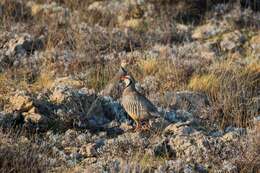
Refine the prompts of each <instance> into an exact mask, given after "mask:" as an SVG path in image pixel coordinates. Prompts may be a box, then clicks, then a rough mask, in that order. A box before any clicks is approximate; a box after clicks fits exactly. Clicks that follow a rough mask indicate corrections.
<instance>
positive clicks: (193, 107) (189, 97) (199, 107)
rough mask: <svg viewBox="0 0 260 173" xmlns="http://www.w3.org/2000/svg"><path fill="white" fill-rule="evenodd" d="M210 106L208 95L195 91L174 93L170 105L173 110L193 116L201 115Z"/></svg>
mask: <svg viewBox="0 0 260 173" xmlns="http://www.w3.org/2000/svg"><path fill="white" fill-rule="evenodd" d="M208 106H210V102H209V98H208V97H207V95H205V94H203V93H199V92H193V91H180V92H176V93H174V95H173V97H172V98H171V104H170V107H171V108H173V109H182V110H185V111H187V112H190V113H192V114H199V113H200V112H201V111H203V110H204V109H206V108H207V107H208ZM187 116H188V115H187Z"/></svg>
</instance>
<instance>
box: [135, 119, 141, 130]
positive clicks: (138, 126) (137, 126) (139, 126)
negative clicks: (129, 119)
mask: <svg viewBox="0 0 260 173" xmlns="http://www.w3.org/2000/svg"><path fill="white" fill-rule="evenodd" d="M135 124H136V126H135V129H134V131H135V132H136V131H138V130H139V129H141V128H142V126H141V124H140V123H139V122H138V121H135Z"/></svg>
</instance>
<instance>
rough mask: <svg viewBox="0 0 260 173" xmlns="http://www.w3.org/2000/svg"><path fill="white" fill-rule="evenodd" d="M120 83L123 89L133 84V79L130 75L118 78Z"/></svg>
mask: <svg viewBox="0 0 260 173" xmlns="http://www.w3.org/2000/svg"><path fill="white" fill-rule="evenodd" d="M120 81H122V82H123V83H124V85H125V87H128V86H130V85H131V84H134V79H133V78H132V77H131V76H130V75H125V76H122V77H121V78H120Z"/></svg>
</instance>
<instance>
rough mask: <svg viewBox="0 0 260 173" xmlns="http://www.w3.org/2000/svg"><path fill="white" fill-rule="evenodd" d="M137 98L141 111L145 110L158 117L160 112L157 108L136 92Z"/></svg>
mask: <svg viewBox="0 0 260 173" xmlns="http://www.w3.org/2000/svg"><path fill="white" fill-rule="evenodd" d="M137 96H138V100H139V101H140V104H141V105H142V109H143V111H145V112H147V113H148V114H150V115H152V116H154V117H159V116H160V113H159V112H158V110H157V108H156V107H155V106H154V105H153V103H152V102H151V101H150V100H148V99H147V98H146V97H145V96H143V95H141V94H138V95H137Z"/></svg>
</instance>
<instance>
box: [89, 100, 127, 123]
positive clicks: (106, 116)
mask: <svg viewBox="0 0 260 173" xmlns="http://www.w3.org/2000/svg"><path fill="white" fill-rule="evenodd" d="M114 119H115V120H117V121H119V122H125V121H127V117H126V113H125V111H124V109H123V107H122V106H121V104H120V103H119V102H118V101H115V100H113V99H112V98H111V97H106V96H105V97H103V96H98V97H97V99H96V100H95V101H94V102H93V104H92V105H91V107H90V109H89V110H88V113H87V116H86V121H87V124H88V125H87V126H89V127H92V128H93V127H101V126H104V125H105V124H107V123H109V122H110V121H112V120H114Z"/></svg>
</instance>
